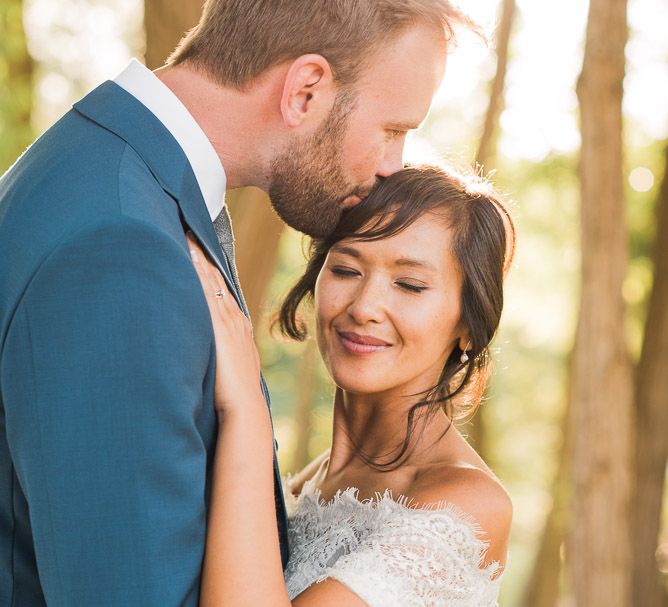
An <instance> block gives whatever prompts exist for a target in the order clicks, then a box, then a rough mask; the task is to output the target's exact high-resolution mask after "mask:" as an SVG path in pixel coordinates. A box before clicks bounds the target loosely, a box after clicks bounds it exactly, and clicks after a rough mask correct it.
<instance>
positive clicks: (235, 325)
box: [186, 232, 264, 413]
mask: <svg viewBox="0 0 668 607" xmlns="http://www.w3.org/2000/svg"><path fill="white" fill-rule="evenodd" d="M186 238H187V240H188V247H189V249H190V256H191V258H192V261H193V265H194V266H195V270H196V271H197V275H198V276H199V279H200V282H201V283H202V288H203V289H204V295H205V297H206V303H207V304H208V306H209V312H210V313H211V322H212V323H213V332H214V336H215V339H216V382H215V398H214V402H215V406H216V410H217V411H218V412H219V413H229V412H231V411H234V410H235V409H236V408H239V407H244V408H247V407H249V406H255V404H256V403H262V405H263V406H264V396H263V395H262V390H261V387H260V357H259V355H258V352H257V348H256V347H255V342H254V341H253V329H252V327H251V323H250V321H249V320H248V318H246V316H245V315H244V313H243V312H242V311H241V309H240V308H239V305H238V304H237V302H236V301H235V299H234V296H233V295H232V294H231V293H230V292H229V290H228V288H227V285H226V284H225V279H224V278H223V276H222V275H221V273H220V272H219V271H218V268H216V266H215V265H214V264H213V263H212V262H211V261H209V259H208V258H207V256H206V254H205V253H204V251H203V250H202V248H201V247H200V245H199V244H198V243H197V242H196V240H195V238H194V236H193V235H192V233H191V232H188V233H187V234H186ZM249 401H250V402H249Z"/></svg>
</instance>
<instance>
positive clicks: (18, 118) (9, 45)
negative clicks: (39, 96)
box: [0, 0, 34, 175]
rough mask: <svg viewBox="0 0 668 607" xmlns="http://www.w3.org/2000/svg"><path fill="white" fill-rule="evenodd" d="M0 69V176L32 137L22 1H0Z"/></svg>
mask: <svg viewBox="0 0 668 607" xmlns="http://www.w3.org/2000/svg"><path fill="white" fill-rule="evenodd" d="M0 31H1V32H2V37H0V72H4V73H5V74H6V86H3V87H2V88H0V175H2V174H3V173H4V172H5V170H6V169H8V168H9V167H10V165H12V164H13V163H14V161H15V160H16V159H17V157H18V156H19V155H20V154H21V153H23V151H24V150H25V149H26V147H27V146H28V145H29V144H30V142H31V141H32V139H33V135H34V134H33V131H32V128H31V125H30V117H31V114H32V91H33V72H34V70H33V61H32V58H31V57H30V55H29V53H28V48H27V44H26V36H25V30H24V28H23V2H22V1H21V0H4V2H2V4H0Z"/></svg>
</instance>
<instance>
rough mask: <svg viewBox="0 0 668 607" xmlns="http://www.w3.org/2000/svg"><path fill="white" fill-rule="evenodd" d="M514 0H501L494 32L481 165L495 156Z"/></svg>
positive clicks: (481, 147) (513, 13)
mask: <svg viewBox="0 0 668 607" xmlns="http://www.w3.org/2000/svg"><path fill="white" fill-rule="evenodd" d="M516 9H517V7H516V3H515V0H503V4H502V7H501V19H500V21H499V27H498V29H497V32H496V74H495V75H494V79H493V80H492V86H491V92H490V95H489V105H488V106H487V113H486V115H485V123H484V126H483V129H482V135H481V136H480V142H479V144H478V152H477V154H476V159H475V160H476V163H477V164H479V165H482V166H485V165H487V163H488V162H489V161H490V160H491V159H492V158H494V156H496V135H497V132H498V128H499V117H500V116H501V111H502V109H503V94H504V90H505V86H506V73H507V72H508V49H509V46H510V34H511V32H512V29H513V22H514V20H515V12H516Z"/></svg>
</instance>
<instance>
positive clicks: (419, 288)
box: [331, 266, 429, 293]
mask: <svg viewBox="0 0 668 607" xmlns="http://www.w3.org/2000/svg"><path fill="white" fill-rule="evenodd" d="M331 272H332V274H334V275H335V276H340V277H350V276H359V272H358V271H357V270H353V269H351V268H341V267H336V266H335V267H333V268H331ZM394 284H396V285H397V286H398V287H399V288H400V289H403V290H404V291H408V292H410V293H422V292H423V291H426V290H427V289H428V288H429V287H427V286H423V285H414V284H411V283H408V282H403V281H397V282H395V283H394Z"/></svg>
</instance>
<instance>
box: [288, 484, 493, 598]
mask: <svg viewBox="0 0 668 607" xmlns="http://www.w3.org/2000/svg"><path fill="white" fill-rule="evenodd" d="M291 480H292V477H287V478H286V479H285V481H284V483H285V486H286V491H285V494H286V505H287V508H288V516H289V517H290V534H289V535H290V543H291V549H292V551H293V554H292V557H291V562H290V563H289V564H288V568H287V570H286V581H287V583H288V590H289V592H290V595H291V596H292V597H294V596H296V595H297V594H299V593H300V592H302V591H303V590H304V589H306V588H307V587H308V586H310V585H311V584H312V583H314V582H318V581H322V580H324V579H326V578H327V577H333V578H334V579H339V580H340V581H342V582H344V583H347V584H348V585H349V586H350V587H351V589H352V590H353V591H354V592H356V593H357V594H359V595H360V596H362V598H364V599H365V600H366V601H367V602H368V603H369V604H373V601H372V600H370V598H372V597H373V596H377V597H380V596H381V595H380V592H381V591H380V588H379V587H378V586H379V585H382V584H383V581H384V580H383V579H382V578H387V577H388V576H390V575H392V574H394V573H395V571H394V570H393V568H396V567H399V568H401V569H403V568H405V566H406V564H407V563H409V562H411V560H412V565H411V566H412V567H415V566H417V565H418V564H419V565H420V566H422V565H424V567H423V569H424V570H425V571H428V570H429V568H430V567H435V568H436V570H438V571H441V569H442V564H443V563H441V562H439V558H441V555H443V554H445V553H447V554H446V556H445V558H446V560H448V561H449V562H451V565H449V566H450V567H452V568H454V567H457V568H459V569H458V570H459V571H460V573H459V574H458V577H455V581H454V582H453V581H452V580H448V581H447V583H446V582H445V580H446V579H447V577H446V576H443V577H442V578H441V579H442V580H443V581H444V585H445V586H447V587H446V588H445V591H446V592H448V593H450V594H451V595H452V596H458V597H459V598H458V599H457V600H454V599H453V600H452V601H448V603H447V604H448V605H475V606H478V605H495V604H496V596H498V591H499V587H500V581H501V578H502V576H503V573H502V572H500V568H501V565H500V563H499V562H498V561H494V562H492V563H490V564H488V565H486V566H485V565H484V557H485V552H486V550H487V548H488V547H489V543H488V542H486V541H484V540H483V539H482V538H480V537H479V536H480V535H481V534H482V533H483V530H482V528H481V527H480V526H479V525H478V523H477V522H476V521H475V520H474V518H473V517H472V516H471V515H469V514H468V513H466V512H464V511H462V510H461V508H459V507H458V506H456V505H454V504H452V503H449V502H447V501H445V500H443V501H438V502H432V503H419V504H418V503H417V502H416V501H415V500H414V499H410V498H408V497H406V496H404V495H400V496H399V497H398V498H396V499H395V498H394V497H393V496H392V491H391V490H389V489H386V490H385V491H384V492H383V493H376V494H375V497H373V498H369V499H365V500H360V499H359V497H358V496H359V490H358V489H357V488H355V487H349V488H347V489H345V490H339V491H337V492H336V494H335V495H334V497H333V498H332V499H331V500H330V501H329V502H324V501H323V500H322V496H321V492H320V490H319V489H318V488H317V487H315V480H314V479H309V480H307V481H306V482H305V483H304V485H303V487H302V490H301V492H300V494H299V495H298V496H295V495H294V494H293V493H292V492H291V491H290V484H291ZM435 514H437V515H438V516H436V517H435V516H434V515H435ZM406 517H408V518H406ZM403 527H405V530H406V531H407V534H405V533H404V531H402V528H403ZM367 538H373V542H372V543H373V545H372V546H370V545H369V542H368V541H367ZM379 538H380V540H381V541H379ZM441 538H442V541H441ZM385 540H387V542H385ZM403 542H405V543H406V550H405V551H404V552H405V553H406V554H404V555H402V556H401V560H404V561H405V562H404V563H399V562H398V560H396V562H389V561H388V562H383V561H384V559H385V558H386V557H387V556H388V555H387V554H384V553H383V550H384V551H385V552H387V548H388V546H389V547H390V548H391V549H392V550H395V551H398V552H402V545H403ZM440 544H442V545H440ZM372 548H373V549H378V548H381V550H379V551H377V553H376V551H375V550H373V549H372ZM409 553H410V554H409ZM418 554H422V556H418ZM404 557H405V558H404ZM337 562H338V563H339V566H337ZM360 567H361V568H362V569H365V570H367V571H359V568H360ZM383 567H385V569H384V573H383V574H382V575H381V577H380V578H379V579H377V580H376V582H375V583H374V587H373V588H372V587H370V583H371V577H373V574H376V575H380V574H379V571H380V570H383ZM368 569H372V570H374V572H373V574H372V573H371V572H370V571H368ZM497 574H498V575H497ZM406 575H413V574H410V573H409V571H408V570H407V571H406ZM421 575H422V578H421V579H422V582H420V581H419V580H417V579H413V588H414V590H415V592H416V593H417V592H418V591H419V590H422V591H424V592H425V593H426V594H429V593H430V592H433V591H434V585H435V584H436V585H438V582H435V580H434V579H433V576H431V578H430V576H429V575H427V574H424V572H423V574H421ZM413 578H415V575H413ZM365 579H366V580H367V581H366V587H365V586H364V580H365ZM459 582H461V583H459ZM386 586H387V587H386V590H385V592H384V594H383V596H384V597H385V598H384V600H385V603H383V602H382V601H380V604H384V605H389V603H387V596H388V595H387V592H389V584H387V585H386ZM441 589H443V588H442V587H441ZM458 592H459V593H460V595H457V593H458ZM367 593H370V594H367ZM474 594H475V596H473V595H474ZM416 596H417V594H416ZM425 596H426V595H425ZM430 596H431V595H430ZM476 597H477V598H476ZM404 599H405V601H406V602H405V603H402V605H403V604H405V605H413V604H415V605H432V604H435V605H436V604H444V603H438V602H436V603H433V602H429V600H427V599H426V598H424V597H423V598H422V599H419V598H415V602H409V601H408V599H407V598H406V597H404ZM379 600H380V599H379ZM476 601H478V602H476Z"/></svg>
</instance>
